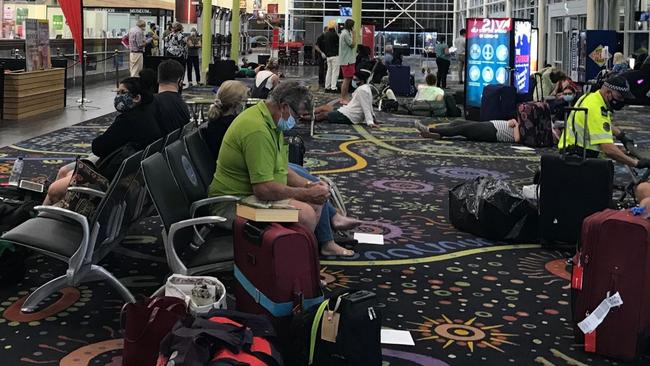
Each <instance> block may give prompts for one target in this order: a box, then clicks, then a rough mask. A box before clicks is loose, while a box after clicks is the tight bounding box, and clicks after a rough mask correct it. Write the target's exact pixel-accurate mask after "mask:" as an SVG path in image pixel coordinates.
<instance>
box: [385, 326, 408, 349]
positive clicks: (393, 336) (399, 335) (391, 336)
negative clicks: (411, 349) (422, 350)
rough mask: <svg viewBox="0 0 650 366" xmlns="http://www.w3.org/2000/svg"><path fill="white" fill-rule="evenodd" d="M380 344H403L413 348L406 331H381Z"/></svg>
mask: <svg viewBox="0 0 650 366" xmlns="http://www.w3.org/2000/svg"><path fill="white" fill-rule="evenodd" d="M381 343H383V344H403V345H406V346H415V342H414V341H413V337H412V336H411V333H410V332H409V331H407V330H395V329H382V330H381Z"/></svg>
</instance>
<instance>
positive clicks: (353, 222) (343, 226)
mask: <svg viewBox="0 0 650 366" xmlns="http://www.w3.org/2000/svg"><path fill="white" fill-rule="evenodd" d="M330 222H331V223H332V229H334V230H350V229H354V228H355V227H357V226H359V225H361V224H362V222H361V220H357V219H354V218H351V217H347V216H343V215H341V214H339V213H337V214H336V215H334V216H333V217H332V220H330Z"/></svg>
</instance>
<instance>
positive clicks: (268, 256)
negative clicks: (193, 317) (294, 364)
mask: <svg viewBox="0 0 650 366" xmlns="http://www.w3.org/2000/svg"><path fill="white" fill-rule="evenodd" d="M233 231H234V233H233V234H234V239H233V241H234V254H235V268H234V274H235V280H236V281H235V286H234V294H235V299H236V309H237V310H238V311H243V312H246V313H252V314H264V315H267V316H269V317H271V319H272V321H273V323H274V325H275V326H276V327H277V330H278V332H279V334H280V337H281V338H282V340H283V345H284V346H285V347H286V346H288V345H289V344H288V343H286V341H287V340H288V337H287V334H288V330H289V325H290V323H291V317H292V315H293V314H294V313H297V312H300V311H302V310H307V309H309V308H311V307H313V306H315V305H318V304H320V303H321V302H322V301H323V295H322V293H321V290H320V264H319V259H318V245H317V243H316V238H315V237H314V233H313V232H311V231H310V230H309V229H307V228H306V227H304V226H302V225H300V224H279V223H268V222H264V223H262V222H254V221H248V220H246V219H243V218H241V217H237V219H236V220H235V223H234V226H233Z"/></svg>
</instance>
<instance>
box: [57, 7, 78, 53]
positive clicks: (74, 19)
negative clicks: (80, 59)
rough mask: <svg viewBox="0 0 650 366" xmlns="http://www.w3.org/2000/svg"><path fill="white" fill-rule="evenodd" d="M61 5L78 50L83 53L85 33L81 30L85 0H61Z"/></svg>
mask: <svg viewBox="0 0 650 366" xmlns="http://www.w3.org/2000/svg"><path fill="white" fill-rule="evenodd" d="M59 5H61V10H63V15H64V16H65V20H66V23H68V27H70V32H71V33H72V38H73V39H74V43H75V46H76V47H77V52H79V54H80V55H81V54H82V53H83V50H84V45H83V33H82V30H81V8H82V6H83V0H59Z"/></svg>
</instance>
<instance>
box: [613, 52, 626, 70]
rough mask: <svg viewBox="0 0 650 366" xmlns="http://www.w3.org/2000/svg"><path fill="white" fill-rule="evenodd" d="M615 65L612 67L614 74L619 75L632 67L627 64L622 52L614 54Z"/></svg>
mask: <svg viewBox="0 0 650 366" xmlns="http://www.w3.org/2000/svg"><path fill="white" fill-rule="evenodd" d="M613 64H614V66H613V67H612V74H619V73H621V72H624V71H627V70H629V69H630V66H629V65H628V64H627V60H625V56H623V54H622V53H621V52H616V53H615V54H614V61H613Z"/></svg>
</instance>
